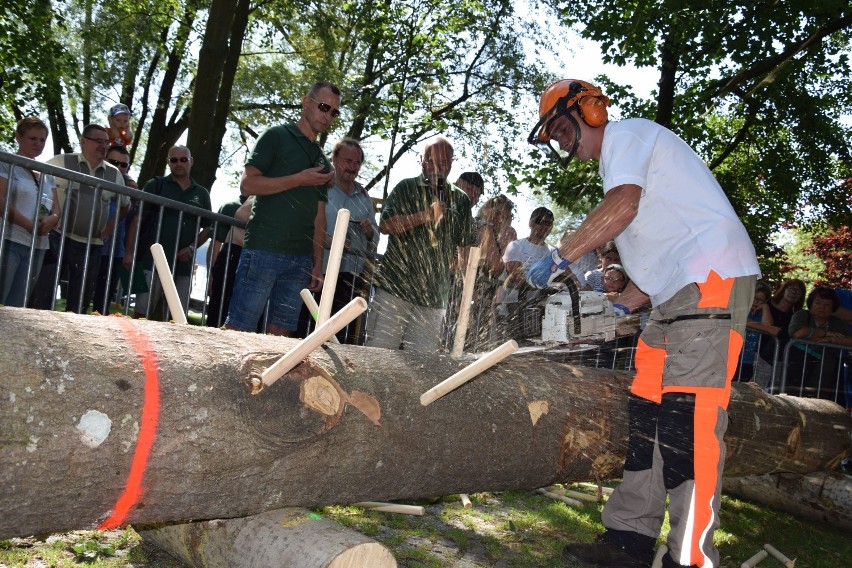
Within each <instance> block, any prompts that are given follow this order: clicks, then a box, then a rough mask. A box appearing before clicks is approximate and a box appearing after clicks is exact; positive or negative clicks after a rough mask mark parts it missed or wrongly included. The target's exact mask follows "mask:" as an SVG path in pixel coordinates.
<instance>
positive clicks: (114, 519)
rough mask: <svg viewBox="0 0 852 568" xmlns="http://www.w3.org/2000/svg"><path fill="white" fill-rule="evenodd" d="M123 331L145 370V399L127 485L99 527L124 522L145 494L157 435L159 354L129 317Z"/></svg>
mask: <svg viewBox="0 0 852 568" xmlns="http://www.w3.org/2000/svg"><path fill="white" fill-rule="evenodd" d="M121 325H122V327H124V334H125V335H126V336H127V339H128V341H129V342H130V345H131V346H132V347H133V349H135V350H136V353H137V354H138V355H139V358H140V359H141V360H142V370H143V371H144V372H145V389H144V392H145V400H144V403H143V405H142V425H141V427H140V428H139V437H138V438H137V440H136V450H135V452H134V453H133V462H132V463H131V464H130V473H129V474H128V476H127V484H126V485H125V487H124V491H123V492H122V494H121V495H120V496H119V498H118V501H116V502H115V506H114V507H113V509H112V514H111V515H110V516H109V517H108V518H107V519H106V520H104V522H102V523H101V524H100V526H99V527H98V529H99V530H109V529H114V528H116V527H119V526H121V525H123V524H125V522H126V520H127V515H128V514H129V513H130V510H131V509H132V508H133V507H134V506H135V505H136V504H137V503H138V502H139V499H140V497H141V496H142V478H143V477H144V476H145V470H146V469H147V467H148V458H149V457H150V456H151V448H152V447H153V446H154V439H155V438H156V437H157V422H158V421H159V418H160V378H159V373H158V369H157V354H156V353H155V351H154V348H153V346H152V345H151V342H150V341H149V340H148V336H146V335H144V334H143V333H141V332H140V331H139V329H138V328H137V327H136V325H135V324H134V323H132V322H131V321H130V320H128V319H126V318H122V319H121Z"/></svg>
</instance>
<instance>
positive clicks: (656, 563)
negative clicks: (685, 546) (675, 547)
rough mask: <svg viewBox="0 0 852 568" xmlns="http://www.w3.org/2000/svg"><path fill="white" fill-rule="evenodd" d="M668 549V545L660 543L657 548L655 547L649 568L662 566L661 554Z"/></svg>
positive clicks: (661, 567)
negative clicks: (655, 551)
mask: <svg viewBox="0 0 852 568" xmlns="http://www.w3.org/2000/svg"><path fill="white" fill-rule="evenodd" d="M668 551H669V547H668V546H666V545H665V544H661V545H660V546H659V548H657V554H655V555H654V561H653V562H651V568H663V556H665V555H666V552H668Z"/></svg>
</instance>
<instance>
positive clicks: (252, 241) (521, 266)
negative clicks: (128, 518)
mask: <svg viewBox="0 0 852 568" xmlns="http://www.w3.org/2000/svg"><path fill="white" fill-rule="evenodd" d="M339 107H340V91H339V90H338V89H337V87H335V86H334V85H332V84H330V83H325V82H321V83H317V84H315V85H313V86H312V87H311V89H310V90H309V92H308V93H307V94H306V95H305V97H304V98H303V99H302V109H301V115H300V117H299V118H298V120H297V121H295V122H292V123H288V124H282V125H279V126H274V127H272V128H269V129H268V130H266V131H265V132H264V133H263V134H262V135H261V136H260V137H259V138H258V140H257V142H256V144H255V147H254V148H253V150H252V153H251V155H250V157H249V159H248V161H247V163H246V165H245V171H244V172H243V175H242V178H241V180H240V190H241V194H242V195H241V197H240V198H239V199H238V200H234V201H232V202H228V203H226V204H224V205H223V206H222V207H221V208H220V209H219V211H218V212H219V214H221V215H224V216H226V217H229V218H233V219H235V220H237V221H239V222H240V223H239V224H238V225H233V226H232V225H229V224H226V223H217V224H215V225H214V224H213V223H212V222H211V221H210V219H208V218H205V217H204V216H200V215H194V214H192V213H189V212H187V211H186V210H178V209H175V208H172V207H161V206H159V205H157V204H154V203H149V202H147V201H145V200H143V201H136V200H134V201H133V202H131V200H130V199H129V198H128V197H127V196H126V195H125V194H123V193H118V192H115V191H110V190H109V189H104V188H103V187H95V186H93V185H87V184H85V183H80V182H76V181H74V182H72V181H69V180H68V179H66V178H63V177H61V176H56V177H54V176H52V175H49V174H42V173H40V172H39V171H37V170H36V169H30V168H26V167H23V166H17V165H16V166H11V165H10V164H8V163H5V162H4V163H0V213H2V218H0V221H2V219H5V221H6V222H5V223H3V224H2V225H0V227H2V235H3V249H2V258H0V262H2V264H0V303H2V304H5V305H8V306H18V307H23V306H29V307H33V308H40V309H53V308H55V306H56V301H57V287H59V288H60V294H59V295H60V297H61V298H62V299H63V300H64V301H65V304H64V305H65V309H66V310H67V311H72V312H77V313H87V312H89V311H91V312H93V313H101V314H105V313H108V312H109V311H110V309H111V305H112V306H113V307H114V304H113V302H116V301H118V300H119V298H120V297H123V298H124V299H125V300H126V301H127V302H128V306H129V305H130V304H129V302H130V300H131V299H133V300H135V302H134V304H133V308H132V314H133V316H134V317H137V318H139V317H146V318H149V319H163V318H165V317H168V314H167V312H166V311H165V310H166V309H167V308H166V307H165V306H163V304H164V302H163V301H162V298H161V296H162V291H161V288H160V286H159V281H158V279H157V278H156V277H155V268H154V264H153V261H152V256H151V252H150V248H149V247H150V245H151V244H152V243H154V242H157V243H160V244H161V245H162V246H163V249H164V251H165V253H166V258H167V260H168V263H169V267H170V269H171V271H172V276H173V278H174V280H175V283H176V286H177V290H178V294H179V298H180V300H181V302H182V305H183V306H188V305H189V301H190V298H189V295H190V290H191V288H192V277H193V269H194V268H195V266H196V250H197V249H198V248H199V247H201V246H202V245H204V244H205V243H206V242H207V241H208V240H209V241H210V243H211V244H210V249H209V253H208V260H207V265H208V275H209V281H208V286H207V290H208V301H207V303H206V306H205V307H204V313H205V324H206V325H208V326H213V327H222V326H224V327H225V328H227V329H234V330H242V331H258V330H263V331H266V332H268V333H273V334H279V335H293V334H296V335H301V336H303V335H304V334H306V333H307V332H308V330H309V329H310V327H311V325H312V322H311V315H310V314H309V313H308V312H307V310H306V309H305V308H304V306H303V302H302V300H301V298H300V296H299V293H300V291H301V290H302V289H303V288H308V289H310V290H312V291H313V293H314V294H315V297H316V298H317V299H318V298H319V293H320V290H321V288H322V284H323V275H324V274H325V271H326V268H327V263H328V252H329V249H330V246H331V237H332V235H333V234H334V229H335V223H336V221H337V214H338V211H340V210H341V209H347V210H349V212H350V219H349V226H348V227H347V230H346V242H345V246H344V255H343V259H342V262H341V266H340V274H339V277H338V280H337V287H336V289H335V293H334V302H333V308H332V309H333V311H336V310H338V309H340V308H341V307H342V306H343V305H345V304H346V303H347V302H348V301H349V300H350V299H352V298H353V297H355V296H362V297H365V298H368V299H370V300H371V308H370V311H369V315H368V317H367V318H366V324H365V322H364V321H363V320H356V321H355V322H353V323H352V324H350V325H349V326H348V327H347V328H345V329H344V330H341V332H340V333H339V334H338V339H339V340H340V341H343V342H348V343H355V344H366V345H368V346H380V347H385V348H392V349H399V348H404V349H415V350H424V351H429V350H432V351H434V350H438V349H441V348H442V346H446V345H447V337H446V336H447V334H448V333H449V334H452V328H453V324H454V321H455V320H456V318H457V317H458V313H459V311H460V309H461V308H462V307H461V306H459V305H458V298H459V297H460V294H459V292H460V287H461V285H462V278H461V275H462V274H463V273H464V269H465V267H466V265H467V253H468V251H469V247H471V246H478V247H479V248H480V251H481V257H480V266H479V271H478V278H477V282H476V292H475V296H474V303H473V306H472V307H471V309H472V311H474V313H475V314H476V315H475V318H474V320H475V323H474V325H473V326H472V332H471V333H472V335H473V336H475V339H474V341H473V343H472V345H473V347H474V348H478V349H480V350H484V349H487V348H489V347H491V346H493V345H496V344H497V343H498V342H500V341H503V340H505V339H506V338H509V337H516V338H517V337H521V336H523V334H524V315H525V313H526V312H527V310H528V309H529V308H530V307H532V306H535V305H536V304H538V303H540V302H541V301H542V299H543V298H544V295H545V294H546V292H543V291H542V290H540V289H538V288H535V287H532V286H530V285H529V283H528V280H527V274H526V272H527V268H529V266H530V265H531V264H533V263H535V262H536V261H537V260H539V259H541V258H543V257H545V256H547V255H549V254H551V252H552V250H553V247H551V246H550V245H548V244H547V243H546V242H545V239H546V238H547V237H548V236H549V235H550V232H551V230H552V227H553V223H554V215H553V212H552V211H550V210H549V209H547V208H545V207H539V208H536V209H535V210H534V211H533V212H532V214H531V215H530V218H529V220H528V227H529V234H528V236H526V237H524V238H521V239H518V235H517V232H516V231H515V229H514V228H513V227H512V221H513V218H514V210H515V208H514V204H513V203H512V201H511V200H510V199H509V198H508V197H507V196H506V195H500V194H497V195H491V196H487V197H486V200H485V202H484V203H483V204H482V205H481V206H480V207H479V208H478V210H477V205H478V203H479V202H480V201H481V199H482V196H483V194H485V193H486V192H485V189H486V188H485V181H484V179H483V178H482V176H481V175H480V174H479V173H477V172H464V173H462V174H461V175H459V176H458V178H457V179H456V181H455V182H450V181H449V179H448V176H449V174H450V171H451V169H452V166H453V161H454V149H453V145H452V142H451V141H450V140H448V139H447V138H445V137H443V136H438V137H435V138H433V139H431V140H430V141H429V142H428V143H427V144H426V145H425V147H424V148H423V151H422V156H421V168H422V171H421V173H420V175H418V176H416V177H413V178H409V179H405V180H402V181H401V182H399V183H398V184H397V185H396V186H395V187H394V188H393V190H392V191H391V192H390V194H389V196H388V198H387V200H386V201H385V202H384V204H383V206H382V208H381V212H380V217H379V219H378V221H377V219H376V213H375V211H376V208H375V205H374V203H373V200H372V199H371V198H370V196H369V195H368V193H367V191H366V190H365V189H364V187H363V186H362V185H361V184H360V183H359V182H358V179H357V178H358V176H359V173H360V169H361V166H362V164H363V162H364V151H363V149H362V147H361V145H360V143H359V141H357V140H354V139H349V138H344V139H342V140H340V141H338V142H337V143H336V144H335V145H334V147H333V150H332V155H331V159H329V158H328V157H326V155H325V153H324V152H323V149H322V147H321V146H320V144H319V143H318V138H319V136H320V135H321V134H322V133H324V132H326V131H327V130H328V128H329V127H330V126H331V124H332V121H333V120H334V119H335V118H336V117H337V116H338V115H339V113H340V110H339ZM47 137H48V128H47V125H46V124H45V123H44V122H42V121H41V120H40V119H38V118H36V117H27V118H24V119H22V120H21V121H19V123H18V125H17V129H16V133H15V141H16V143H17V154H19V155H20V156H23V157H26V158H30V159H35V158H37V157H38V156H40V155H41V153H42V152H43V150H44V147H45V143H46V140H47ZM133 139H134V132H133V125H132V112H131V111H130V109H129V108H128V107H127V106H126V105H123V104H118V105H115V106H113V107H111V108H110V109H109V110H108V112H107V125H106V126H101V125H98V124H89V125H87V126H86V127H85V128H84V129H83V131H82V135H81V137H80V140H79V144H80V151H79V152H77V153H69V154H60V155H57V156H54V157H52V158H50V159H49V160H48V161H47V163H48V164H51V165H55V166H59V167H62V168H65V169H67V170H71V171H74V172H79V173H82V174H86V175H90V176H93V177H95V178H100V179H103V180H105V181H107V182H110V183H114V184H116V185H118V186H124V187H129V188H133V189H136V188H137V185H136V182H135V180H134V179H133V178H132V177H131V176H130V173H129V172H130V167H131V155H130V152H129V151H128V147H129V145H130V144H131V143H132V141H133ZM167 165H168V168H169V173H168V175H165V176H155V177H153V178H151V179H149V180H147V182H146V183H145V185H144V187H143V188H142V189H143V191H144V192H145V193H147V194H150V195H156V196H160V197H162V198H165V199H168V200H169V203H182V204H184V205H189V206H193V207H197V208H199V209H201V210H204V211H210V212H212V209H211V201H210V192H209V191H208V189H207V188H205V187H202V186H201V185H199V184H198V183H196V182H195V181H194V180H193V178H192V176H191V172H192V166H193V158H192V155H191V152H190V150H189V148H187V147H185V146H180V145H176V146H174V147H172V148H171V149H170V150H169V152H168V162H167ZM243 223H245V224H246V225H245V226H246V228H245V229H243V228H241V226H242V224H243ZM213 229H215V231H213ZM381 234H384V235H386V236H387V238H388V245H387V250H386V252H385V254H384V255H383V256H382V257H381V258H379V256H378V255H377V253H376V251H377V247H378V244H379V238H380V235H381ZM621 260H622V259H621V257H620V255H619V251H618V248H617V246H616V244H615V243H614V242H613V241H609V242H606V243H605V244H604V245H602V246H601V247H599V248H598V249H597V251H596V256H595V257H594V258H593V259H590V260H588V262H587V264H589V263H591V266H590V267H589V268H591V269H589V270H585V269H579V268H576V267H573V266H572V269H573V272H571V271H568V272H567V276H565V275H563V276H562V278H563V279H564V281H563V284H564V285H569V286H573V287H575V288H576V289H578V290H591V291H596V292H601V293H604V294H606V297H607V298H608V299H609V300H610V301H612V302H613V303H614V304H616V305H617V304H618V303H619V294H621V293H622V291H624V289H625V287H626V286H627V284H628V283H629V282H630V276H629V274H628V273H627V271H626V270H625V269H624V267H623V266H622V264H621ZM595 263H596V265H597V268H594V266H595ZM575 264H576V265H577V266H580V265H581V264H582V263H580V262H578V263H575ZM119 291H120V292H119ZM27 294H28V295H27ZM806 298H807V302H805V300H806ZM448 310H449V311H448ZM850 314H852V293H850V291H849V290H833V289H830V288H825V287H820V286H817V287H812V289H811V291H810V292H809V293H808V292H807V286H806V284H805V282H803V281H801V280H798V279H790V280H787V281H785V282H783V283H781V285H780V286H779V287H778V288H777V289H776V290H775V292H774V293H773V292H772V289H771V288H770V286H769V285H768V284H766V283H763V282H759V283H758V285H757V288H756V290H755V294H754V302H753V304H752V307H751V310H750V313H749V321H748V328H749V333H748V334H747V338H746V343H745V347H744V349H743V354H742V356H741V359H740V366H739V369H738V376H739V377H740V379H741V380H753V381H755V382H757V383H758V384H760V385H761V386H762V387H764V388H767V389H771V388H775V390H776V391H778V390H779V389H778V388H776V387H774V386H775V385H778V384H780V383H779V381H780V380H781V378H782V377H781V373H782V371H780V370H779V366H778V365H777V362H778V361H779V360H781V359H782V357H783V358H784V361H785V362H786V369H785V371H786V375H784V377H783V378H785V381H784V386H783V390H784V391H786V392H789V393H791V394H823V393H822V392H821V391H824V390H826V389H827V388H828V389H830V388H832V387H831V384H829V381H827V380H825V378H826V377H831V376H834V375H837V376H840V374H842V373H844V372H846V373H848V370H846V367H848V364H849V363H848V358H846V359H845V358H844V357H845V356H844V353H846V352H845V351H844V350H843V348H844V347H852V327H850V326H852V317H850ZM791 340H794V341H793V344H792V345H791V349H789V351H787V350H786V347H787V343H788V342H790V341H791ZM825 346H830V348H829V349H826V348H825ZM850 398H852V397H850Z"/></svg>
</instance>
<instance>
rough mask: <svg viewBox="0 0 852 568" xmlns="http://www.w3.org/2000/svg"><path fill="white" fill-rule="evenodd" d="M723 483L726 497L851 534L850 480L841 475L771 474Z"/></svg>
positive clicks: (824, 473)
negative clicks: (760, 505)
mask: <svg viewBox="0 0 852 568" xmlns="http://www.w3.org/2000/svg"><path fill="white" fill-rule="evenodd" d="M723 483H724V485H723V488H724V492H725V493H726V494H729V495H735V496H737V497H742V498H743V499H747V500H749V501H755V502H757V503H761V504H763V505H766V506H768V507H771V508H773V509H777V510H780V511H786V512H788V513H790V514H793V515H795V516H797V517H800V518H803V519H811V520H814V521H819V522H822V523H828V524H830V525H832V526H834V527H838V528H841V529H844V530H847V531H852V477H850V476H849V475H846V474H844V473H830V472H816V473H810V474H806V475H800V474H798V473H772V474H766V475H749V476H746V477H726V478H725V480H724V482H723Z"/></svg>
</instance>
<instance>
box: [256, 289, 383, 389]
mask: <svg viewBox="0 0 852 568" xmlns="http://www.w3.org/2000/svg"><path fill="white" fill-rule="evenodd" d="M366 309H367V302H365V301H364V298H355V299H354V300H352V301H351V302H349V303H348V304H346V305H345V306H343V308H342V309H341V310H340V311H339V312H337V313H336V314H334V316H332V317H331V318H330V319H329V320H327V321H326V322H325V323H323V324H322V325H319V326H317V328H316V329H315V330H314V331H313V333H311V334H310V335H309V336H307V337H306V338H304V339H303V340H302V341H300V342H299V343H298V345H296V346H295V347H294V348H293V349H291V350H290V351H288V352H287V353H286V354H285V355H284V356H283V357H281V358H280V359H278V361H276V362H275V363H273V364H272V365H271V366H270V367H269V368H268V369H266V370H265V371H263V373H262V374H261V382H262V384H263V387H268V386H269V385H271V384H272V383H274V382H275V381H277V380H278V379H280V378H281V377H283V376H284V375H286V374H287V373H288V372H289V371H290V369H292V368H293V367H295V366H296V365H298V364H299V363H301V362H302V360H303V359H304V358H305V357H307V356H308V355H309V354H310V353H311V351H313V350H314V349H316V348H317V347H319V346H320V345H322V344H323V343H325V342H326V341H327V340H328V338H329V337H331V336H332V335H334V334H335V333H337V332H338V331H340V330H341V329H343V328H344V327H345V326H346V324H348V323H349V322H350V321H352V320H354V319H355V318H357V317H358V316H359V315H361V314H362V313H364V311H365V310H366ZM256 381H257V379H252V383H253V384H252V386H253V387H255V388H252V393H254V394H257V393H258V392H260V390H262V388H263V387H260V385H256V384H254V383H255V382H256ZM257 387H259V388H257Z"/></svg>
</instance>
